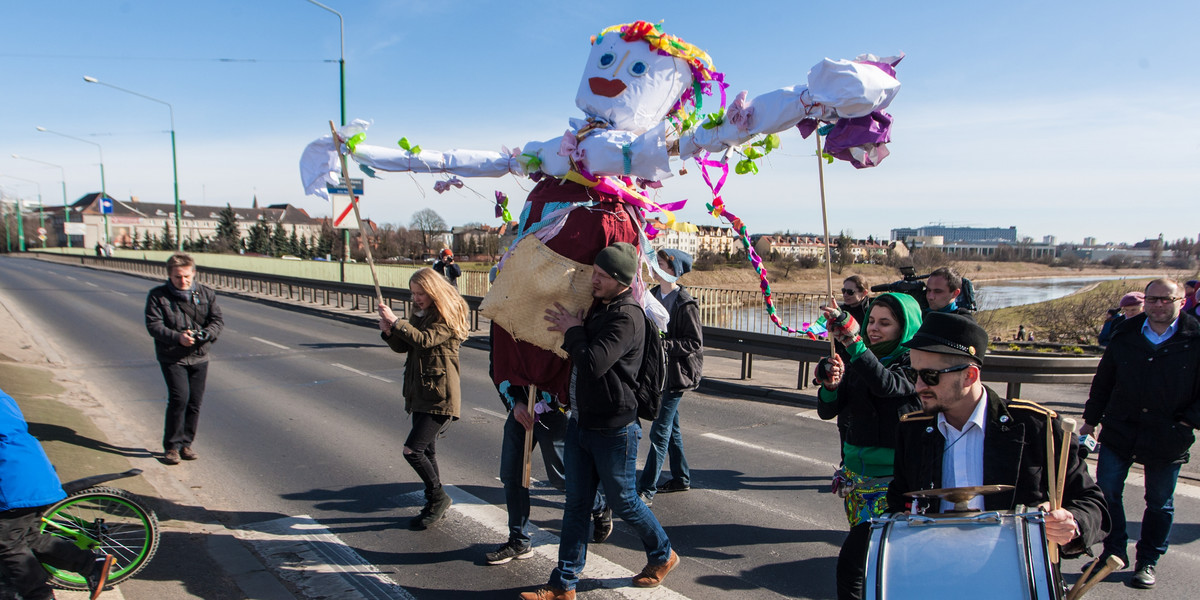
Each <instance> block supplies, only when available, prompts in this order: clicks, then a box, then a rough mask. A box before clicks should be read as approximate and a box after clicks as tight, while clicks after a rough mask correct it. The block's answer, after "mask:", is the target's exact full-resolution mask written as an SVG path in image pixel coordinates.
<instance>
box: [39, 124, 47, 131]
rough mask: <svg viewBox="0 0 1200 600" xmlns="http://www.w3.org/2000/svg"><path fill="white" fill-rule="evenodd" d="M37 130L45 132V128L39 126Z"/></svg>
mask: <svg viewBox="0 0 1200 600" xmlns="http://www.w3.org/2000/svg"><path fill="white" fill-rule="evenodd" d="M37 130H38V131H47V129H46V128H45V127H42V126H41V125H38V127H37Z"/></svg>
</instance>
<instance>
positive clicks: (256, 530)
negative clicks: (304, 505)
mask: <svg viewBox="0 0 1200 600" xmlns="http://www.w3.org/2000/svg"><path fill="white" fill-rule="evenodd" d="M232 531H233V534H234V535H235V536H237V537H238V539H240V540H243V541H245V542H247V543H249V544H251V545H252V546H254V547H255V549H256V550H257V551H258V554H259V555H261V556H262V557H263V559H264V560H266V561H267V563H268V566H269V567H270V568H271V569H272V570H273V571H275V573H276V574H277V575H278V576H280V577H282V578H283V579H286V580H287V581H289V582H291V583H292V584H294V585H296V586H297V587H299V588H300V589H301V590H303V591H304V592H305V596H306V597H310V598H342V599H347V600H351V599H354V600H357V599H360V598H361V599H364V600H365V599H368V598H369V599H389V600H416V599H415V598H414V597H413V595H412V594H410V593H409V592H408V590H405V589H404V588H403V587H401V586H400V585H399V584H397V583H396V582H395V581H392V580H391V578H389V577H388V576H387V575H384V574H383V573H381V572H380V571H379V569H377V568H376V567H375V566H374V565H372V564H371V563H369V562H367V561H366V560H365V559H363V557H361V556H359V554H358V553H357V552H355V551H354V550H353V549H351V548H350V547H349V546H347V545H346V544H345V543H344V542H342V540H341V539H339V538H338V537H337V536H336V535H334V534H332V533H330V532H329V530H328V529H326V528H325V527H323V526H322V525H321V524H320V523H318V522H317V521H316V520H314V519H313V518H312V517H310V516H308V515H299V516H295V517H285V518H282V519H275V520H274V521H264V522H262V523H253V524H250V525H245V526H243V527H242V528H240V529H233V530H232Z"/></svg>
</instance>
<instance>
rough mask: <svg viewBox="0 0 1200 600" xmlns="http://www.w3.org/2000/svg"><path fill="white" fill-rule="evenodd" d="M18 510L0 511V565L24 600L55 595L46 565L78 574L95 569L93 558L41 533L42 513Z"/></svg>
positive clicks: (59, 539) (72, 546)
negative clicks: (50, 584)
mask: <svg viewBox="0 0 1200 600" xmlns="http://www.w3.org/2000/svg"><path fill="white" fill-rule="evenodd" d="M45 508H46V507H44V506H41V507H37V508H18V509H14V510H8V511H4V512H0V564H2V565H3V567H4V568H3V570H4V571H6V572H7V574H8V578H9V580H10V581H11V583H12V585H13V587H14V588H16V590H17V592H18V593H20V594H21V597H23V598H25V600H45V599H46V598H53V597H54V593H53V591H51V588H50V586H49V585H48V584H47V583H46V581H47V580H48V579H49V577H50V575H49V573H47V572H46V569H44V568H42V563H46V564H48V565H50V566H52V567H54V568H56V569H60V570H64V571H74V572H76V573H79V574H81V575H85V576H86V575H87V574H89V573H91V571H92V569H94V568H95V559H96V556H95V555H94V554H92V553H91V552H88V551H87V550H83V549H81V548H78V547H77V546H75V544H73V543H71V542H69V541H67V540H66V539H64V538H60V537H58V536H53V535H49V534H43V533H40V532H39V531H38V530H39V529H40V527H41V515H42V510H44V509H45Z"/></svg>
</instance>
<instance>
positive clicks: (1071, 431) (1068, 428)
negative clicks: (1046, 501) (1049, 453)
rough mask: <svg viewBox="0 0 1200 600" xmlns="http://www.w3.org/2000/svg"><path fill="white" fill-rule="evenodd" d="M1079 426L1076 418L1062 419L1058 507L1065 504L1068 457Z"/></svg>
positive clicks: (1057, 488) (1057, 494)
mask: <svg viewBox="0 0 1200 600" xmlns="http://www.w3.org/2000/svg"><path fill="white" fill-rule="evenodd" d="M1077 427H1078V423H1076V422H1075V419H1072V418H1069V417H1068V418H1065V419H1062V429H1063V437H1062V446H1061V450H1060V451H1059V453H1058V486H1057V487H1056V491H1057V493H1056V496H1057V497H1058V508H1062V505H1063V492H1064V491H1066V487H1067V459H1068V458H1070V452H1071V438H1074V437H1075V429H1076V428H1077Z"/></svg>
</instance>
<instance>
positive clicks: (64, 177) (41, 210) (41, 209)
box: [12, 154, 71, 248]
mask: <svg viewBox="0 0 1200 600" xmlns="http://www.w3.org/2000/svg"><path fill="white" fill-rule="evenodd" d="M12 157H13V158H19V159H21V160H28V161H30V162H35V163H39V164H43V165H47V166H51V167H56V168H57V169H58V171H59V173H61V174H62V193H63V214H64V215H65V214H67V213H68V212H70V209H69V208H68V207H67V171H66V169H64V168H63V167H62V165H56V164H54V163H51V162H46V161H44V160H38V159H36V158H29V157H28V156H19V155H16V154H14V155H12ZM38 202H39V203H40V202H41V198H38ZM38 210H39V213H40V215H41V218H42V224H41V227H42V229H45V228H46V211H45V207H44V206H43V207H39V208H38ZM63 233H64V234H66V228H65V226H64V228H63ZM70 242H71V236H67V247H68V248H70V247H71V243H70ZM42 247H43V248H45V247H46V241H45V240H42Z"/></svg>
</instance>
